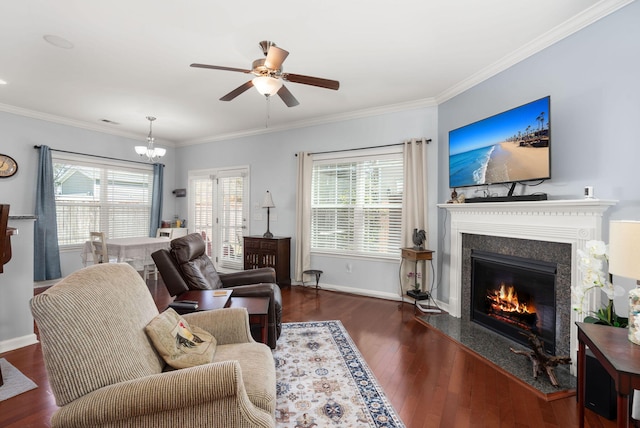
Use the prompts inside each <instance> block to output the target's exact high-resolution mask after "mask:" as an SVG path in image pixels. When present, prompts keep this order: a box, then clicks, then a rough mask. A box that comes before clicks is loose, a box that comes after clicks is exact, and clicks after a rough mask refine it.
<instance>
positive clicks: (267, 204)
mask: <svg viewBox="0 0 640 428" xmlns="http://www.w3.org/2000/svg"><path fill="white" fill-rule="evenodd" d="M275 207H276V206H275V205H274V204H273V198H271V193H270V192H269V191H268V190H267V193H265V195H264V199H263V200H262V208H275Z"/></svg>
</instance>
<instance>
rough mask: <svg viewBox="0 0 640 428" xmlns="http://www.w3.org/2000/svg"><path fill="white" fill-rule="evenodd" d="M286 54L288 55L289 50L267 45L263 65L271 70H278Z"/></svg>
mask: <svg viewBox="0 0 640 428" xmlns="http://www.w3.org/2000/svg"><path fill="white" fill-rule="evenodd" d="M287 56H289V52H287V51H285V50H284V49H280V48H279V47H277V46H274V45H272V46H270V47H269V52H267V57H266V58H265V60H264V65H265V67H267V68H270V69H271V70H280V69H281V68H282V63H283V62H284V60H285V59H286V58H287Z"/></svg>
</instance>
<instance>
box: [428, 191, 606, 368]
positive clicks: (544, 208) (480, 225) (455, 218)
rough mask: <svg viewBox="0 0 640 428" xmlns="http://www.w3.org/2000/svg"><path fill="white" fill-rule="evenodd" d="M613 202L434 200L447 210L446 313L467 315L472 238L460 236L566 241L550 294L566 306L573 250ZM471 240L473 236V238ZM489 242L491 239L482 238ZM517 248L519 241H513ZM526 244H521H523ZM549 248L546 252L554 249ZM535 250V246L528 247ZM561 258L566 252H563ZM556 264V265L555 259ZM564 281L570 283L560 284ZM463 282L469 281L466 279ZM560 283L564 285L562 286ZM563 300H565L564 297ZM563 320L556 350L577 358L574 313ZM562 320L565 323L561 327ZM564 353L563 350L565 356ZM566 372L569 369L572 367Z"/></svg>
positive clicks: (598, 228)
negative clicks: (554, 288) (567, 262)
mask: <svg viewBox="0 0 640 428" xmlns="http://www.w3.org/2000/svg"><path fill="white" fill-rule="evenodd" d="M615 203H616V201H611V200H598V199H577V200H547V201H531V202H487V203H473V204H439V205H438V207H439V208H442V209H445V210H447V211H448V213H449V215H450V234H449V236H450V246H449V255H450V259H449V260H450V263H449V284H450V288H449V302H448V304H446V305H445V307H446V308H447V309H448V312H449V314H450V315H451V316H453V317H456V318H461V317H463V320H464V317H465V316H466V317H467V318H468V314H466V311H467V310H468V307H469V304H470V301H469V300H468V299H469V298H470V293H469V291H468V289H467V288H468V286H469V285H468V284H467V285H465V275H467V274H468V272H466V273H465V272H464V271H465V269H466V270H468V269H469V268H468V267H467V268H465V263H464V259H465V254H464V253H465V252H467V251H470V249H468V248H464V247H465V246H466V245H467V244H466V242H469V241H474V239H473V238H474V237H469V236H465V235H486V236H488V237H503V238H514V239H517V240H532V241H543V242H549V243H561V244H570V246H571V251H570V254H569V255H568V257H570V265H569V266H566V267H564V268H563V267H562V266H560V268H561V269H563V270H565V271H566V270H569V271H570V272H569V278H567V277H566V276H567V275H566V273H565V275H564V279H561V280H560V281H559V282H560V283H561V284H560V287H561V290H560V291H559V292H557V293H556V295H557V296H558V297H561V298H562V299H563V300H565V301H564V302H558V304H559V305H560V306H561V307H562V308H565V309H564V313H565V317H566V314H567V311H566V308H567V307H569V308H570V306H571V300H570V299H571V296H570V290H569V291H568V290H566V288H567V287H570V286H571V285H574V284H576V283H577V282H578V281H580V280H581V277H580V272H579V271H578V269H577V264H576V251H575V250H576V249H577V248H583V247H584V245H585V243H586V242H587V241H589V240H591V239H602V217H603V214H604V212H605V211H606V210H607V209H608V208H609V207H611V206H613V205H615ZM475 241H477V239H476V240H475ZM488 241H489V242H491V241H492V240H491V239H488ZM504 242H505V241H503V240H499V239H498V240H495V244H491V243H490V244H488V245H490V246H491V245H495V246H502V245H504ZM518 245H520V247H521V248H522V245H523V242H522V241H520V243H519V244H518V243H517V242H516V243H515V247H516V249H517V248H518ZM524 245H526V242H525V243H524ZM556 247H558V246H551V248H550V249H549V251H550V252H554V251H560V252H562V250H561V249H559V248H556ZM532 251H533V252H538V253H539V251H540V249H539V248H538V249H535V250H532ZM565 257H566V256H565ZM560 264H561V265H562V263H560ZM567 281H570V283H566V282H567ZM466 282H467V283H468V282H469V281H466ZM562 283H564V284H562ZM592 294H593V293H592ZM567 300H568V301H567ZM598 303H599V302H596V301H595V300H594V299H593V298H591V299H590V300H589V301H587V303H586V304H587V307H588V309H589V310H593V309H595V308H596V307H597V304H598ZM463 308H464V309H463ZM568 316H569V320H568V322H567V320H565V321H564V322H563V323H562V324H564V326H565V327H564V328H565V329H567V328H568V330H569V334H568V338H569V343H568V344H567V343H566V338H567V334H561V337H560V340H563V341H564V344H560V346H559V348H558V349H559V351H558V354H560V353H562V352H563V351H564V350H569V351H570V354H571V357H572V361H574V362H575V361H577V358H576V357H577V348H578V341H577V330H576V328H575V326H574V323H575V321H576V320H577V317H576V312H575V311H571V310H569V311H568ZM567 324H568V325H567ZM565 355H566V354H565ZM571 371H572V372H575V367H574V366H572V370H571Z"/></svg>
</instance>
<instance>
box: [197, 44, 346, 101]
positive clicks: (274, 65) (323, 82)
mask: <svg viewBox="0 0 640 428" xmlns="http://www.w3.org/2000/svg"><path fill="white" fill-rule="evenodd" d="M260 48H261V49H262V52H263V53H264V56H265V58H260V59H257V60H255V61H253V64H252V65H251V70H246V69H243V68H233V67H221V66H218V65H208V64H191V67H197V68H211V69H213V70H226V71H238V72H240V73H246V74H253V75H254V76H256V77H254V78H253V79H251V80H249V81H248V82H246V83H245V84H243V85H240V86H238V87H237V88H236V89H234V90H233V91H231V92H229V93H228V94H227V95H225V96H223V97H222V98H220V101H231V100H232V99H234V98H235V97H237V96H238V95H240V94H242V93H244V92H245V91H246V90H247V89H249V88H251V87H252V86H255V87H256V89H257V90H258V92H260V93H261V94H262V95H265V96H271V95H274V94H278V96H279V97H280V98H281V99H282V101H284V103H285V104H286V105H287V107H295V106H297V105H298V104H300V103H299V102H298V100H297V99H296V98H295V97H294V96H293V94H292V93H291V92H290V91H289V90H288V89H287V88H286V86H284V84H283V81H287V82H292V83H302V84H303V85H311V86H317V87H320V88H326V89H333V90H338V88H339V87H340V82H338V81H337V80H329V79H322V78H320V77H311V76H303V75H302V74H292V73H283V72H282V63H283V62H284V60H285V59H286V58H287V56H288V55H289V52H287V51H285V50H284V49H280V48H279V47H277V46H276V44H275V43H273V42H270V41H266V40H263V41H262V42H260Z"/></svg>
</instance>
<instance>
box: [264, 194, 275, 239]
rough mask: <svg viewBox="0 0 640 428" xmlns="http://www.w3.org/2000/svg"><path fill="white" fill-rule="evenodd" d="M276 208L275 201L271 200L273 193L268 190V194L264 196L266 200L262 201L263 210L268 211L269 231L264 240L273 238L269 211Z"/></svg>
mask: <svg viewBox="0 0 640 428" xmlns="http://www.w3.org/2000/svg"><path fill="white" fill-rule="evenodd" d="M275 207H276V206H275V205H274V204H273V199H272V198H271V193H269V191H268V190H267V193H266V194H265V195H264V200H263V201H262V208H266V209H267V231H266V232H265V233H264V235H262V237H263V238H273V233H271V232H270V231H269V209H271V208H275Z"/></svg>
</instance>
